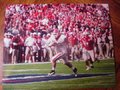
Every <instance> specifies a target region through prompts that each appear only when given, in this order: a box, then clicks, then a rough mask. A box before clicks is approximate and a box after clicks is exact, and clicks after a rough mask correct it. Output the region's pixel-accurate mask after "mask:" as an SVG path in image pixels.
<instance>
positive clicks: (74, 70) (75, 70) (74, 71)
mask: <svg viewBox="0 0 120 90" xmlns="http://www.w3.org/2000/svg"><path fill="white" fill-rule="evenodd" d="M73 73H74V74H75V77H77V68H74V69H73Z"/></svg>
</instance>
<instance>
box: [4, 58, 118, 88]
mask: <svg viewBox="0 0 120 90" xmlns="http://www.w3.org/2000/svg"><path fill="white" fill-rule="evenodd" d="M72 64H73V65H74V66H76V67H77V68H78V73H79V74H106V73H111V74H110V75H107V76H94V77H84V78H71V79H63V80H61V79H60V80H50V81H44V82H30V83H17V84H5V83H3V89H4V90H73V89H79V88H101V87H102V88H111V87H114V86H115V83H116V82H115V68H114V67H115V64H114V59H108V60H101V61H100V62H95V63H94V68H93V69H91V70H89V71H86V70H85V63H84V62H82V61H81V62H72ZM50 70H51V64H50V63H34V64H17V65H4V77H6V76H12V75H26V74H30V75H31V74H48V73H49V71H50ZM56 74H58V75H59V74H60V75H62V74H72V71H71V69H69V68H68V67H67V66H65V65H63V64H62V63H58V64H57V68H56Z"/></svg>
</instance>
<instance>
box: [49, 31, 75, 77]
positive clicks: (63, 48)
mask: <svg viewBox="0 0 120 90" xmlns="http://www.w3.org/2000/svg"><path fill="white" fill-rule="evenodd" d="M51 37H52V38H51V39H52V40H48V41H49V47H51V46H54V49H55V52H56V54H55V55H54V56H53V57H52V58H51V60H50V61H51V64H52V69H51V71H50V73H49V74H48V75H54V74H55V69H56V62H57V61H58V60H62V61H63V64H65V65H66V66H68V67H69V68H71V69H72V71H73V73H74V74H75V76H77V68H76V67H74V66H73V65H72V64H71V63H70V62H69V61H68V55H67V54H68V52H67V48H68V44H67V39H66V36H65V35H64V34H62V33H60V32H59V31H58V30H57V29H55V30H54V31H53V33H52V35H51Z"/></svg>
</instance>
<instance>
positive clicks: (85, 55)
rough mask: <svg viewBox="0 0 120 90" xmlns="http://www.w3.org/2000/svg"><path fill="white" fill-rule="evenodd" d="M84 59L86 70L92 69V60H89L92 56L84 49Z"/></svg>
mask: <svg viewBox="0 0 120 90" xmlns="http://www.w3.org/2000/svg"><path fill="white" fill-rule="evenodd" d="M83 59H84V61H85V65H86V70H90V69H91V66H90V62H89V59H90V56H89V54H88V52H87V51H86V50H84V51H83Z"/></svg>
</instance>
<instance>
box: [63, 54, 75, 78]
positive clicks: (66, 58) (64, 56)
mask: <svg viewBox="0 0 120 90" xmlns="http://www.w3.org/2000/svg"><path fill="white" fill-rule="evenodd" d="M62 59H63V64H65V65H66V66H68V67H69V68H71V69H72V71H73V73H74V74H75V76H77V68H76V67H74V66H73V65H72V63H70V62H69V61H68V56H67V54H64V55H63V56H62Z"/></svg>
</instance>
